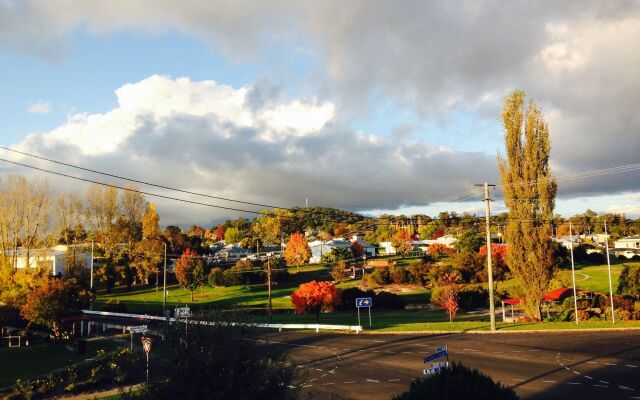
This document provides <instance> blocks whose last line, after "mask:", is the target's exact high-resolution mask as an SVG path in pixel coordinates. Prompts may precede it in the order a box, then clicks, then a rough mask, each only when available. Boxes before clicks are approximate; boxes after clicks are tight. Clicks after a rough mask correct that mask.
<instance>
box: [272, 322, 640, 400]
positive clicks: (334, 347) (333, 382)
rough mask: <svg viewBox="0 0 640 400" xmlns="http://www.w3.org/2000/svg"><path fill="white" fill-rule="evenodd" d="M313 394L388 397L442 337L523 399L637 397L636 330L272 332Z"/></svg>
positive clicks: (639, 347) (457, 357)
mask: <svg viewBox="0 0 640 400" xmlns="http://www.w3.org/2000/svg"><path fill="white" fill-rule="evenodd" d="M264 343H265V344H268V345H270V346H277V347H278V348H282V349H283V350H284V351H286V352H287V353H288V354H289V355H290V356H291V359H292V361H294V362H295V363H296V364H297V365H298V368H299V370H300V371H301V375H302V377H303V379H302V381H303V382H302V383H301V389H302V391H303V393H302V394H303V396H302V398H304V397H305V396H306V392H308V393H311V394H313V395H314V396H315V397H314V398H316V399H329V398H331V399H363V398H366V399H390V398H391V397H392V396H393V395H394V394H397V393H401V392H403V391H405V390H407V389H408V387H409V384H410V383H411V381H412V380H413V379H414V378H416V377H419V376H422V369H423V368H425V364H424V363H423V361H422V360H423V358H424V357H426V356H427V355H429V354H431V353H434V352H435V349H436V347H437V346H441V345H447V346H448V348H449V354H450V359H451V361H461V362H463V363H464V364H465V365H467V366H469V367H473V368H477V369H479V370H480V371H482V372H484V373H485V374H487V375H489V376H491V377H492V378H494V379H495V380H498V381H500V382H501V383H503V384H504V385H506V386H510V387H512V388H513V389H514V390H515V391H516V392H517V393H518V395H519V396H521V397H522V398H523V399H561V398H566V399H581V400H588V399H625V400H627V399H628V400H634V399H637V400H640V332H638V331H613V332H612V331H609V332H593V331H592V332H571V333H567V332H562V333H550V332H539V333H508V334H507V333H500V334H460V333H455V334H439V335H419V334H407V335H371V334H366V335H365V334H361V335H355V334H352V335H337V334H324V333H319V334H315V333H313V334H309V333H304V334H303V333H278V334H271V335H268V336H266V337H264Z"/></svg>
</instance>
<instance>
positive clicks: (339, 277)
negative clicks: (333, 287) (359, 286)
mask: <svg viewBox="0 0 640 400" xmlns="http://www.w3.org/2000/svg"><path fill="white" fill-rule="evenodd" d="M346 268H347V263H346V262H345V261H344V260H340V261H338V262H337V263H336V264H335V265H334V266H333V268H332V269H331V277H332V278H333V280H334V281H336V282H342V281H346V280H347V279H348V278H349V277H350V276H351V275H350V274H349V271H347V270H346Z"/></svg>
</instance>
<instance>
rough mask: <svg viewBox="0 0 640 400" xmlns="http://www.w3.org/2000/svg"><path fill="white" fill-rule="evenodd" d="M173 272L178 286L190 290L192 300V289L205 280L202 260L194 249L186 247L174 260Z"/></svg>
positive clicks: (202, 283)
mask: <svg viewBox="0 0 640 400" xmlns="http://www.w3.org/2000/svg"><path fill="white" fill-rule="evenodd" d="M175 273H176V279H177V280H178V283H179V284H180V286H182V288H184V289H186V290H188V291H190V292H191V301H193V291H194V290H196V289H197V288H199V287H200V286H202V285H204V282H205V273H204V260H203V259H202V257H200V256H198V253H197V252H196V251H195V250H191V249H187V250H185V252H184V253H182V256H180V258H179V259H178V261H177V262H176V269H175Z"/></svg>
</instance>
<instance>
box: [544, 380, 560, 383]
mask: <svg viewBox="0 0 640 400" xmlns="http://www.w3.org/2000/svg"><path fill="white" fill-rule="evenodd" d="M542 382H544V383H558V381H545V380H543V381H542Z"/></svg>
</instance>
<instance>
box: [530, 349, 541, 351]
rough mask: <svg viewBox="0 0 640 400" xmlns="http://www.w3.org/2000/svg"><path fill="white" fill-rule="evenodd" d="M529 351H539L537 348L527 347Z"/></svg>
mask: <svg viewBox="0 0 640 400" xmlns="http://www.w3.org/2000/svg"><path fill="white" fill-rule="evenodd" d="M529 351H540V350H538V349H529Z"/></svg>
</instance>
